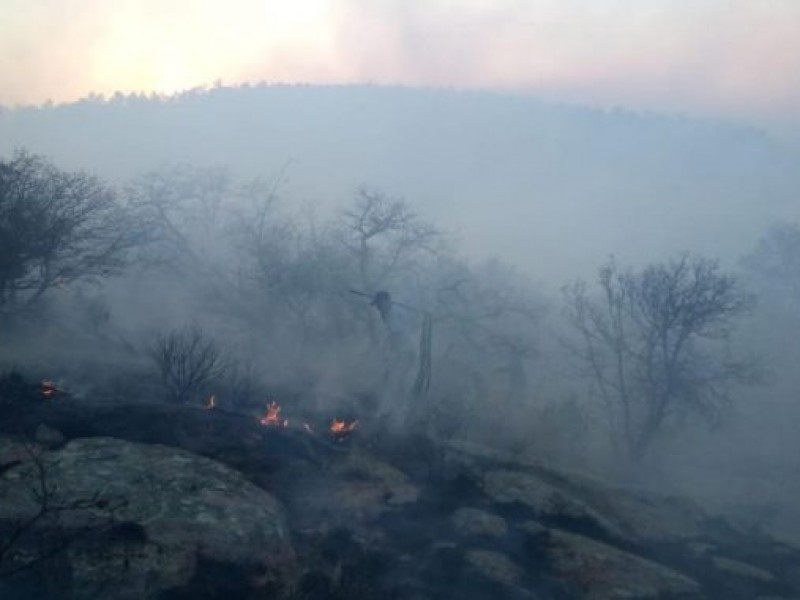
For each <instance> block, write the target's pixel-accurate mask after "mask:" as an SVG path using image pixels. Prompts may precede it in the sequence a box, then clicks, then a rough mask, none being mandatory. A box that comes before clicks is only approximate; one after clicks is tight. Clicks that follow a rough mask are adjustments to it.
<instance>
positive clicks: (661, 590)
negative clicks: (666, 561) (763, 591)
mask: <svg viewBox="0 0 800 600" xmlns="http://www.w3.org/2000/svg"><path fill="white" fill-rule="evenodd" d="M549 540H550V548H549V550H548V558H549V560H550V561H551V563H552V567H553V569H554V570H555V572H556V574H557V575H558V576H559V577H561V578H562V579H564V580H566V581H569V582H570V583H572V584H574V585H576V586H577V587H578V588H579V589H580V591H581V594H582V596H581V597H585V598H591V599H596V600H611V599H617V598H641V599H644V598H662V597H680V598H687V599H688V598H698V599H699V598H702V597H703V595H702V594H701V592H700V586H699V584H698V583H697V582H695V581H694V580H692V579H689V578H688V577H686V576H685V575H683V574H681V573H678V572H677V571H674V570H672V569H669V568H667V567H664V566H662V565H659V564H657V563H654V562H651V561H649V560H646V559H644V558H640V557H638V556H634V555H632V554H629V553H627V552H623V551H621V550H617V549H616V548H612V547H611V546H608V545H606V544H603V543H600V542H597V541H595V540H591V539H589V538H586V537H584V536H581V535H576V534H572V533H566V532H564V531H558V530H551V531H550V538H549Z"/></svg>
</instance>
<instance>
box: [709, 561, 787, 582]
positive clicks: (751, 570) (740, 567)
mask: <svg viewBox="0 0 800 600" xmlns="http://www.w3.org/2000/svg"><path fill="white" fill-rule="evenodd" d="M711 560H712V562H713V563H714V566H715V567H716V568H717V569H719V570H720V571H725V572H726V573H729V574H731V575H734V576H736V577H744V578H746V579H754V580H757V581H761V582H764V583H772V582H773V581H775V577H774V575H772V573H770V572H768V571H765V570H764V569H759V568H758V567H754V566H753V565H748V564H747V563H743V562H740V561H738V560H733V559H731V558H725V557H723V556H715V557H714V558H712V559H711Z"/></svg>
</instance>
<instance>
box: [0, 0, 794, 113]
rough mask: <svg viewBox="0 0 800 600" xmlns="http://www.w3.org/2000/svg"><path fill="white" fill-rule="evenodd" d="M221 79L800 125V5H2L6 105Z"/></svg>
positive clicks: (746, 1)
mask: <svg viewBox="0 0 800 600" xmlns="http://www.w3.org/2000/svg"><path fill="white" fill-rule="evenodd" d="M217 79H221V80H222V81H223V82H224V83H226V84H227V83H238V82H242V81H269V82H324V83H351V82H374V83H400V84H407V85H432V86H448V87H452V86H455V87H481V88H503V89H514V90H524V91H527V90H530V91H534V92H536V93H538V94H540V95H544V96H546V97H548V98H554V99H560V100H565V101H570V102H579V103H585V104H600V105H606V106H608V105H624V106H628V107H633V108H644V109H656V110H667V111H679V112H688V113H701V114H711V115H724V116H730V115H737V116H744V117H747V118H756V119H760V120H765V119H767V120H768V119H772V120H778V121H781V120H784V119H788V120H792V121H797V120H800V0H457V1H456V0H424V1H423V0H224V1H223V0H0V104H7V105H13V104H17V103H39V102H42V101H45V100H47V99H52V100H54V101H64V100H73V99H77V98H80V97H82V96H85V95H87V94H88V93H89V92H91V91H94V92H100V93H104V94H110V93H113V92H114V91H115V90H123V91H131V90H147V91H149V90H157V91H162V92H172V91H176V90H180V89H185V88H190V87H194V86H197V85H201V84H204V83H212V82H214V81H215V80H217Z"/></svg>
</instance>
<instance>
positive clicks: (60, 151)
mask: <svg viewBox="0 0 800 600" xmlns="http://www.w3.org/2000/svg"><path fill="white" fill-rule="evenodd" d="M20 146H24V147H27V148H28V149H30V150H31V151H34V152H38V153H43V154H45V155H48V156H50V157H51V158H52V159H53V160H54V161H56V162H57V163H58V164H60V165H62V166H63V167H65V168H75V167H80V168H84V169H87V170H90V171H92V172H96V173H98V174H100V175H101V176H103V177H107V178H110V179H112V180H115V181H117V182H124V181H125V180H127V179H128V178H129V177H131V176H133V175H135V174H137V173H140V172H142V171H145V170H149V169H153V168H155V167H158V166H160V165H163V164H165V163H192V164H197V165H226V166H229V167H230V168H231V169H232V170H233V171H234V173H236V174H239V175H243V176H247V177H250V176H255V175H260V176H264V177H267V178H279V179H280V181H281V185H280V191H281V195H282V197H283V198H284V199H285V200H286V201H287V202H289V203H292V204H295V205H298V206H299V205H306V204H309V203H310V204H313V205H314V206H316V207H317V210H318V211H323V212H324V211H326V210H329V209H330V208H332V207H335V206H338V205H340V204H341V203H342V202H343V201H344V200H345V199H347V198H348V197H350V195H351V194H352V192H353V190H354V189H355V188H356V187H357V186H359V185H362V184H366V185H369V186H374V187H377V188H381V189H383V190H384V191H386V192H387V193H389V194H393V195H398V196H404V197H406V198H407V199H409V200H411V201H412V202H414V203H416V204H417V205H418V206H420V207H421V208H422V210H423V211H424V212H425V213H427V214H429V215H430V216H431V217H432V218H433V219H435V220H436V221H437V222H439V223H441V224H443V226H445V227H446V228H447V229H448V230H450V231H452V232H454V233H456V234H457V235H458V236H459V237H460V238H461V240H462V242H463V245H464V246H465V248H466V251H467V252H468V253H469V254H472V255H473V256H480V257H486V256H498V257H501V258H504V259H506V260H509V261H511V262H514V263H517V264H520V265H521V266H522V268H523V270H524V271H525V272H527V273H528V274H529V275H531V276H532V277H534V278H536V279H539V280H542V281H546V282H549V283H552V284H554V285H561V284H562V283H563V282H564V280H565V279H569V278H571V277H573V276H578V275H587V274H588V273H590V272H591V271H592V270H593V269H594V268H595V266H596V265H597V264H598V262H599V261H600V260H602V258H603V257H605V256H607V255H609V254H615V255H617V256H619V257H621V258H622V259H625V260H632V261H644V260H648V259H652V258H654V257H658V258H660V257H663V256H664V255H665V254H669V253H674V252H677V251H682V250H691V251H696V252H700V253H703V254H708V255H711V256H720V257H722V258H725V259H730V260H731V261H733V260H736V259H738V257H739V256H740V255H741V254H742V253H744V252H746V251H748V250H749V249H750V248H751V247H752V245H753V244H754V243H755V241H756V239H757V238H758V236H759V235H760V234H761V233H762V231H763V229H764V227H765V226H767V225H768V224H770V223H771V222H773V221H774V220H776V219H781V218H783V219H785V218H796V217H798V212H797V208H796V198H795V195H796V192H795V190H796V189H797V186H798V183H800V169H798V168H797V167H798V166H799V165H800V152H798V150H797V149H796V148H793V147H791V146H788V145H786V144H783V143H780V142H777V141H775V140H772V139H770V138H769V137H768V136H766V135H765V134H762V133H759V132H757V131H753V130H749V129H746V128H743V127H739V126H736V125H734V124H729V123H722V122H704V121H697V120H692V119H689V118H685V117H680V116H659V115H652V114H636V113H633V112H628V111H622V110H620V111H610V112H608V111H600V110H594V109H589V108H580V107H570V106H563V105H555V104H548V103H544V102H541V101H538V100H536V99H532V98H529V97H525V96H514V95H502V94H493V93H482V92H457V91H437V90H430V89H409V88H391V87H371V86H366V87H364V86H361V87H320V86H256V87H240V88H226V87H219V88H213V89H210V90H196V91H194V92H188V93H185V94H183V95H180V96H176V97H172V98H146V97H143V96H128V97H125V96H117V97H115V98H113V99H111V100H108V101H104V100H101V99H97V98H95V99H90V100H85V101H81V102H77V103H73V104H65V105H58V106H48V107H42V108H17V109H7V110H4V111H2V112H0V153H4V154H6V153H8V152H9V151H11V150H12V149H13V148H15V147H20ZM565 240H567V241H568V243H565Z"/></svg>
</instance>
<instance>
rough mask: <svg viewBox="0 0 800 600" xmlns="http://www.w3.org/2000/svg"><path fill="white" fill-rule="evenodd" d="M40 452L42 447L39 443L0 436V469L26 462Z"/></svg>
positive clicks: (42, 449) (42, 450)
mask: <svg viewBox="0 0 800 600" xmlns="http://www.w3.org/2000/svg"><path fill="white" fill-rule="evenodd" d="M42 452H44V448H43V447H42V446H41V445H39V444H36V443H33V442H22V441H20V440H17V439H14V438H10V437H5V436H0V470H2V469H5V468H7V467H10V466H12V465H16V464H18V463H22V462H27V461H29V460H31V459H32V458H33V457H34V456H38V455H39V454H41V453H42Z"/></svg>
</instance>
